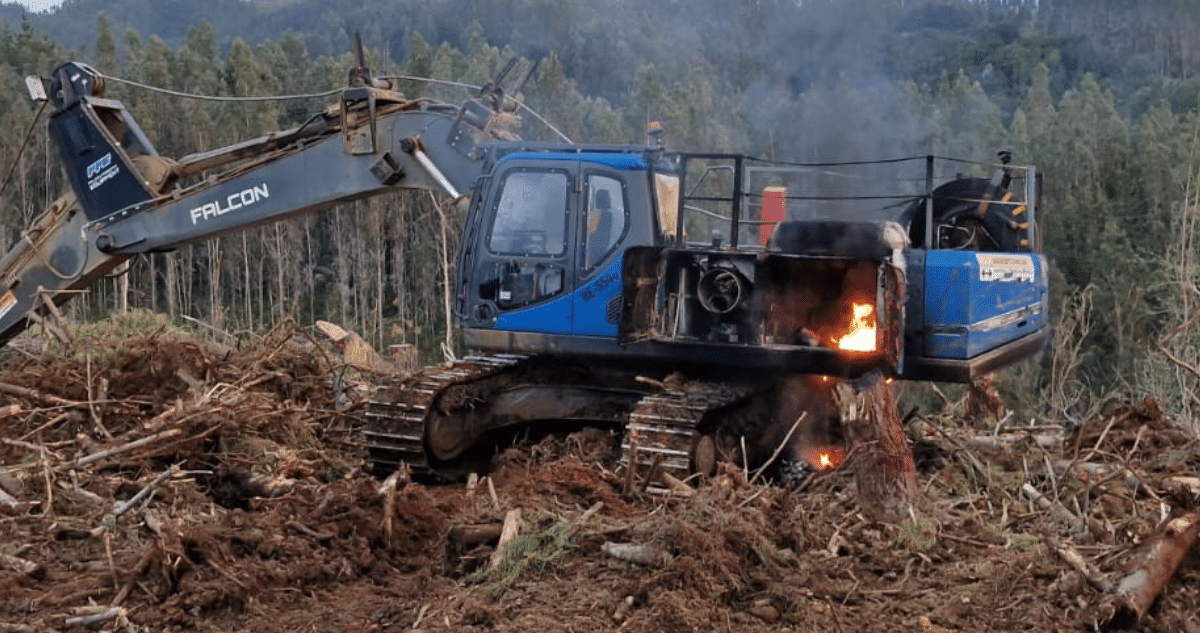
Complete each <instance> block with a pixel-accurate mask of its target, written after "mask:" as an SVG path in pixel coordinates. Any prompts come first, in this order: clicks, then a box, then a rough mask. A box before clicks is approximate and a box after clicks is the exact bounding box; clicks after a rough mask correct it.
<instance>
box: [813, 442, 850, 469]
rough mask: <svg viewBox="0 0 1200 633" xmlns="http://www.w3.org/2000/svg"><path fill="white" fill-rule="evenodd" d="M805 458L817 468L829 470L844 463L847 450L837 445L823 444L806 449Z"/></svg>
mask: <svg viewBox="0 0 1200 633" xmlns="http://www.w3.org/2000/svg"><path fill="white" fill-rule="evenodd" d="M804 458H805V460H807V461H808V463H809V464H811V465H812V467H813V468H815V469H817V470H829V469H831V468H837V467H838V466H841V465H842V462H843V461H844V460H845V459H846V452H845V451H844V450H843V449H841V448H840V447H837V446H822V447H817V448H810V449H808V450H806V451H804Z"/></svg>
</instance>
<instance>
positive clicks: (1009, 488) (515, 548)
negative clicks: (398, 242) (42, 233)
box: [0, 328, 1200, 633]
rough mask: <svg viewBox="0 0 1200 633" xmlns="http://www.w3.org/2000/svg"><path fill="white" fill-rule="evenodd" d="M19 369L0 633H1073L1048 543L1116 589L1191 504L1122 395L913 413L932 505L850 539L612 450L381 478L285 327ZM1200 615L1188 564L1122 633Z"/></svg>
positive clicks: (581, 436)
mask: <svg viewBox="0 0 1200 633" xmlns="http://www.w3.org/2000/svg"><path fill="white" fill-rule="evenodd" d="M28 356H29V357H19V356H16V355H12V356H10V357H9V360H8V362H7V364H6V365H5V368H4V370H3V371H2V372H0V387H4V388H3V389H0V392H2V393H0V405H17V406H18V407H19V410H18V409H16V408H9V409H3V408H0V412H7V413H8V414H9V415H8V417H6V418H4V419H0V464H2V466H0V491H3V492H4V493H5V494H0V633H2V632H6V631H53V630H64V629H67V630H89V629H90V630H121V631H255V632H259V631H261V632H273V631H281V632H282V631H289V632H290V631H330V632H351V631H355V632H357V631H362V632H367V631H371V632H375V631H400V630H417V631H443V630H453V631H580V632H583V631H628V632H631V633H636V632H649V631H654V632H658V631H672V632H678V631H739V632H753V631H822V632H824V633H830V632H851V631H889V632H890V631H1093V630H1096V629H1097V628H1099V627H1101V626H1102V625H1103V624H1104V622H1105V619H1106V611H1105V608H1106V607H1105V605H1106V604H1107V603H1106V599H1107V598H1108V596H1106V595H1105V594H1104V593H1102V592H1101V591H1099V590H1097V589H1093V588H1092V586H1091V585H1089V584H1088V583H1087V582H1086V581H1085V579H1084V578H1083V577H1082V576H1081V575H1080V573H1079V572H1077V571H1075V569H1073V568H1072V567H1071V566H1070V565H1068V564H1067V563H1066V562H1064V560H1063V559H1062V558H1061V557H1059V556H1058V555H1056V553H1055V551H1056V550H1055V546H1056V545H1064V544H1066V545H1069V546H1070V547H1072V548H1074V549H1075V550H1076V551H1078V552H1079V553H1080V554H1081V556H1082V557H1083V558H1084V559H1085V560H1087V561H1088V563H1089V564H1090V565H1092V566H1093V567H1094V568H1095V569H1096V570H1097V573H1098V574H1100V575H1102V576H1104V577H1105V578H1108V579H1110V580H1117V579H1120V578H1121V577H1122V576H1123V575H1124V574H1125V573H1126V568H1125V565H1126V564H1127V561H1128V560H1130V556H1131V555H1132V553H1133V552H1134V551H1135V547H1136V545H1137V544H1138V543H1140V542H1142V541H1143V540H1144V539H1146V538H1147V537H1149V536H1150V535H1152V534H1153V533H1154V532H1155V530H1156V529H1158V527H1159V526H1160V522H1161V520H1162V517H1163V515H1164V513H1171V512H1176V513H1177V512H1179V511H1181V510H1185V509H1188V508H1191V507H1192V506H1193V505H1194V501H1195V496H1194V494H1192V493H1190V492H1186V488H1185V489H1184V490H1185V492H1178V491H1174V492H1173V491H1172V490H1173V488H1172V485H1171V482H1172V480H1171V479H1170V478H1171V477H1172V476H1181V475H1190V474H1193V473H1196V472H1197V466H1198V463H1200V452H1197V443H1196V439H1195V438H1194V437H1192V435H1191V434H1190V433H1187V432H1185V431H1183V430H1182V429H1181V428H1180V427H1178V426H1176V425H1175V424H1174V423H1173V422H1172V421H1171V420H1169V419H1167V418H1166V416H1164V415H1163V413H1162V412H1161V411H1160V410H1159V409H1158V407H1157V405H1156V404H1155V403H1154V401H1153V400H1146V401H1143V402H1137V403H1128V404H1125V405H1122V406H1119V407H1115V408H1113V409H1112V410H1111V411H1108V412H1106V414H1105V415H1103V416H1099V417H1097V418H1096V419H1094V420H1090V421H1088V422H1086V423H1084V424H1082V425H1079V426H1078V427H1076V428H1073V429H1070V430H1069V432H1064V433H1063V435H1061V436H1054V430H1053V429H1049V430H1047V429H1040V428H1039V429H1033V430H1014V429H1011V428H1010V427H1005V429H1003V432H1000V433H997V434H993V432H992V431H993V429H995V427H996V425H995V422H994V421H988V420H985V421H967V420H963V419H960V418H958V417H955V416H954V415H950V414H938V415H927V416H922V415H915V416H910V417H909V425H908V427H907V430H908V432H909V435H910V440H911V441H912V443H913V446H914V449H915V453H916V456H917V459H918V464H919V467H920V470H921V472H920V478H919V479H920V484H921V486H922V487H923V489H924V494H925V497H926V498H927V499H928V505H927V507H922V508H915V509H914V510H913V512H912V513H911V514H910V517H909V519H908V520H906V521H903V522H901V523H898V524H885V523H874V522H871V521H868V520H867V519H865V518H864V513H863V512H862V510H861V508H859V507H858V504H857V500H856V495H855V483H854V481H853V478H852V475H851V474H850V473H851V471H852V469H849V468H836V469H832V470H828V471H824V472H817V473H812V474H809V475H808V476H806V477H804V478H803V479H793V480H791V481H790V482H789V483H786V484H784V483H780V482H775V483H767V484H764V483H763V482H761V481H759V482H755V483H754V484H751V483H748V481H747V479H748V478H747V477H746V474H745V473H743V472H741V470H740V469H737V468H733V467H727V468H724V469H722V471H721V472H720V473H719V474H718V475H717V476H716V477H713V478H711V479H710V480H708V481H706V482H703V483H701V484H700V485H698V486H697V487H696V489H695V492H694V494H691V495H690V496H682V495H670V496H668V495H666V494H663V493H662V492H661V491H656V489H652V488H647V487H644V486H643V485H642V483H641V482H640V481H639V480H638V478H637V477H630V476H627V474H626V473H625V472H623V470H622V469H621V467H620V466H619V464H618V461H617V459H616V454H615V453H614V450H613V447H614V446H616V445H617V443H618V442H617V440H618V439H619V438H616V437H615V435H614V432H613V431H611V430H598V429H584V430H574V431H573V432H570V433H566V432H564V433H557V434H549V435H546V436H544V437H538V438H533V437H529V438H524V439H523V440H521V441H518V442H516V443H514V444H513V445H512V446H511V447H509V448H507V449H506V450H504V451H503V452H501V453H500V454H499V455H497V456H496V458H495V459H494V460H493V463H492V467H491V470H490V472H487V473H480V474H481V475H483V478H481V479H479V480H478V481H475V482H473V483H472V484H466V483H461V482H456V483H435V482H427V481H421V480H420V479H419V478H418V479H415V480H414V479H413V478H411V477H407V476H400V477H398V478H396V479H393V480H390V481H387V482H385V481H383V480H381V479H380V478H378V477H374V476H371V475H369V474H367V472H366V464H365V463H364V449H363V446H362V444H361V440H360V439H359V438H358V437H357V436H356V434H355V429H356V416H357V415H358V412H359V409H358V408H357V407H355V406H350V407H348V408H347V407H344V406H341V405H344V404H345V403H346V402H347V399H349V400H350V401H353V400H356V399H358V398H360V397H361V391H353V390H350V391H349V392H347V391H346V390H347V389H348V388H350V387H351V386H352V385H350V383H349V382H348V381H347V380H346V377H347V374H346V373H345V372H344V371H342V369H343V368H342V367H340V366H339V365H338V364H337V362H336V358H335V357H334V356H333V355H332V353H331V352H330V351H328V350H325V349H322V347H321V346H320V345H318V344H317V343H316V342H315V341H313V340H311V339H309V338H307V337H306V336H304V335H303V333H302V332H299V331H297V330H293V329H287V328H281V330H280V331H278V332H275V333H272V334H271V335H269V336H266V337H264V338H262V339H260V340H255V341H252V342H247V343H244V344H243V345H241V346H236V347H219V346H215V345H212V344H208V343H201V342H199V341H197V340H193V339H190V338H187V337H183V336H176V335H172V334H171V333H165V332H160V333H159V334H156V335H155V336H151V337H141V338H129V339H124V340H120V341H106V342H103V343H97V342H94V341H93V342H91V343H87V344H85V343H80V344H78V345H76V346H75V347H73V348H72V349H70V350H68V351H65V352H56V353H36V354H32V355H28ZM335 376H341V379H340V380H337V381H335V380H334V377H335ZM335 385H337V386H339V389H337V390H335V389H334V386H335ZM981 438H982V439H981ZM135 441H140V443H139V444H134V445H132V448H129V447H130V446H131V443H132V442H135ZM118 447H125V448H127V450H125V451H123V452H114V453H105V452H104V451H109V450H111V449H114V448H118ZM851 458H853V453H852V454H851ZM1080 463H1084V464H1090V465H1093V466H1094V467H1088V468H1084V467H1079V466H1078V464H1080ZM1089 468H1090V470H1089ZM1106 473H1112V474H1106ZM631 482H632V486H630V483H631ZM1026 483H1028V484H1032V485H1033V486H1034V487H1035V488H1036V489H1037V490H1039V491H1040V492H1041V493H1042V494H1044V495H1046V497H1047V498H1049V499H1052V500H1057V502H1058V503H1060V504H1061V506H1062V507H1063V508H1066V513H1065V514H1064V513H1061V512H1060V513H1054V512H1050V511H1047V510H1043V509H1041V508H1039V507H1038V506H1037V505H1036V504H1034V503H1032V502H1031V501H1030V500H1029V499H1027V498H1026V497H1025V496H1023V495H1022V493H1021V488H1022V485H1023V484H1026ZM1131 484H1132V485H1131ZM140 493H146V494H142V495H141V496H140V497H139V496H138V495H139V494H140ZM6 495H7V497H8V499H9V501H8V502H7V503H6V502H5V501H4V499H5V497H6ZM131 501H132V502H131ZM518 509H519V510H520V517H521V522H520V524H519V525H520V533H519V535H518V536H517V538H516V539H514V540H512V541H510V542H509V543H508V545H507V546H506V547H505V552H506V553H505V555H504V557H503V558H501V559H499V560H498V562H497V564H495V565H494V566H493V565H491V559H492V554H493V551H494V549H495V547H496V539H495V536H497V535H498V534H499V526H500V524H501V523H502V522H503V521H504V519H505V517H506V515H508V514H509V512H510V511H512V510H518ZM1064 518H1066V519H1068V520H1064ZM473 532H479V533H481V534H485V535H486V537H484V538H481V539H476V540H477V541H478V542H471V541H470V539H467V538H465V537H464V536H463V534H466V533H473ZM622 544H628V545H629V546H628V547H625V552H626V556H625V557H618V556H617V555H615V554H618V553H621V552H620V551H619V550H621V547H623V545H622ZM639 548H640V549H639ZM630 550H632V551H633V554H632V555H630V554H629V553H628V552H629V551H630ZM630 557H632V558H637V559H639V560H640V562H631V561H630V560H628V558H630ZM110 607H112V608H114V609H115V610H113V611H111V612H110ZM1198 610H1200V564H1198V561H1197V558H1196V556H1195V555H1194V553H1193V555H1191V556H1189V557H1188V558H1186V559H1185V560H1184V562H1183V564H1182V565H1181V566H1180V567H1179V569H1178V570H1176V571H1175V572H1174V575H1173V577H1172V579H1171V582H1170V583H1169V585H1168V586H1167V588H1166V590H1165V591H1164V592H1163V593H1162V595H1161V596H1160V597H1159V599H1158V600H1157V602H1156V603H1155V604H1154V606H1153V607H1152V608H1151V610H1150V612H1149V613H1148V614H1147V615H1146V616H1145V617H1144V618H1142V620H1141V622H1140V623H1138V624H1137V625H1135V627H1134V628H1135V630H1142V631H1164V632H1166V631H1172V632H1177V631H1185V632H1192V631H1200V625H1197V624H1196V623H1195V622H1194V619H1195V617H1194V614H1195V613H1196V612H1197V611H1198ZM106 613H108V615H111V616H113V617H111V618H109V619H104V620H102V621H101V622H99V623H96V624H79V625H75V624H74V622H75V620H73V618H81V617H87V616H90V615H96V614H106Z"/></svg>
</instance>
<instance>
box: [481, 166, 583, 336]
mask: <svg viewBox="0 0 1200 633" xmlns="http://www.w3.org/2000/svg"><path fill="white" fill-rule="evenodd" d="M579 186H580V185H579V167H578V162H577V161H565V160H545V159H542V158H537V157H525V158H522V157H516V158H513V159H510V160H506V161H504V162H503V163H502V164H501V167H500V168H499V169H498V170H497V174H496V177H495V180H494V186H493V188H492V194H491V195H489V197H488V200H487V201H486V202H485V203H484V204H485V205H486V206H485V208H483V209H481V211H482V213H481V214H480V217H481V226H480V227H479V228H480V230H479V232H478V233H477V234H476V237H475V239H474V241H475V244H474V245H473V248H472V251H473V252H472V254H471V261H470V263H469V265H468V268H469V272H468V271H466V270H460V274H469V275H470V278H469V279H468V280H467V282H466V284H465V285H466V291H467V292H468V293H469V295H470V297H471V298H470V300H469V301H468V306H467V318H468V321H469V324H470V325H472V326H475V327H492V328H495V329H497V330H503V331H512V332H538V333H549V334H556V333H563V334H566V333H570V332H571V330H572V323H573V307H574V306H573V304H572V300H571V290H572V289H573V288H574V287H575V273H574V262H575V256H576V246H575V241H576V240H575V232H576V231H577V230H578V229H577V227H576V224H577V223H576V222H573V221H572V218H574V217H576V216H577V209H578V208H579V195H578V194H577V193H576V192H577V190H578V188H579Z"/></svg>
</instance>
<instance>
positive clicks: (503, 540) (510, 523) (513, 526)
mask: <svg viewBox="0 0 1200 633" xmlns="http://www.w3.org/2000/svg"><path fill="white" fill-rule="evenodd" d="M520 532H521V509H520V508H516V509H513V510H509V511H508V514H506V515H504V527H503V528H502V529H501V530H500V540H499V541H498V542H497V543H496V551H494V552H492V559H491V561H490V562H489V564H488V568H489V569H495V568H496V567H497V566H499V565H500V562H501V561H503V560H504V552H505V550H507V549H508V545H509V543H511V542H512V540H513V539H515V538H517V534H519V533H520Z"/></svg>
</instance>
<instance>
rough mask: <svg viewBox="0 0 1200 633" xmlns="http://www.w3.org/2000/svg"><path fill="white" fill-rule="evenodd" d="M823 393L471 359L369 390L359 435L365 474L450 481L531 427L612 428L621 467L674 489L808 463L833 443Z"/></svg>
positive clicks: (788, 379) (696, 371)
mask: <svg viewBox="0 0 1200 633" xmlns="http://www.w3.org/2000/svg"><path fill="white" fill-rule="evenodd" d="M722 373H727V372H722ZM832 382H833V380H832V379H830V378H828V377H822V376H807V375H806V376H800V375H765V374H764V375H756V374H755V373H753V372H747V373H745V374H744V375H739V376H737V377H718V376H716V375H714V374H713V373H712V372H710V371H705V370H704V369H703V368H692V371H691V372H690V373H685V372H684V371H680V370H677V369H671V370H670V371H669V372H668V370H667V369H666V368H662V367H652V366H638V365H630V366H624V367H621V366H615V367H614V366H611V365H608V364H606V365H603V366H589V365H587V364H581V363H578V362H572V361H571V360H569V359H565V358H561V357H548V356H520V355H496V356H472V357H468V358H464V359H462V360H459V361H455V362H453V363H448V364H445V365H442V366H437V367H432V368H427V369H425V370H423V371H421V372H419V373H417V374H415V375H413V376H410V377H408V378H406V379H404V380H403V381H401V382H400V383H399V384H397V385H395V386H393V387H387V388H381V389H380V390H379V392H378V393H377V394H376V397H375V398H374V399H373V400H372V401H371V402H370V403H368V406H367V412H366V418H367V421H366V424H365V427H364V434H365V436H366V440H367V447H368V455H369V460H370V466H371V468H372V470H373V471H374V472H376V473H377V474H380V475H383V474H387V473H390V472H393V471H394V470H395V469H396V468H397V467H399V466H400V464H401V463H403V464H405V465H406V466H407V467H408V468H409V469H411V470H412V471H413V472H415V473H424V474H427V475H432V476H436V477H439V478H445V479H456V478H461V477H463V476H465V475H466V474H468V473H470V472H483V471H486V468H487V463H488V461H490V459H491V457H492V456H493V455H494V454H495V453H496V452H497V451H498V450H501V449H503V448H504V443H505V442H511V441H512V438H513V437H514V436H515V434H516V433H517V432H518V431H519V430H521V429H522V428H526V427H529V426H530V425H533V424H542V423H549V424H551V425H554V424H560V425H562V426H563V428H575V427H578V426H580V425H584V426H600V427H606V428H621V429H623V432H624V434H623V438H622V442H621V458H620V461H621V464H623V465H625V466H626V467H629V466H630V465H632V466H633V467H634V468H637V469H639V470H644V471H647V472H649V471H651V470H653V471H655V472H667V473H669V474H671V475H673V476H675V477H677V478H680V479H684V478H687V477H691V476H693V475H696V474H701V475H708V474H712V473H714V472H715V471H716V469H717V465H718V464H719V463H720V462H723V461H727V462H731V463H733V464H736V465H737V466H738V467H739V468H748V469H757V468H759V467H761V466H763V465H764V464H766V463H768V462H772V461H776V460H782V461H800V460H808V461H812V460H813V458H812V455H815V454H817V453H819V452H822V451H823V450H824V449H826V448H829V447H833V446H835V445H838V444H840V438H839V435H840V432H839V425H838V420H837V414H836V410H835V408H834V406H833V403H832V395H831V394H832V392H831V389H832ZM831 452H833V451H831ZM814 466H817V465H816V464H814ZM818 467H819V466H818Z"/></svg>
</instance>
